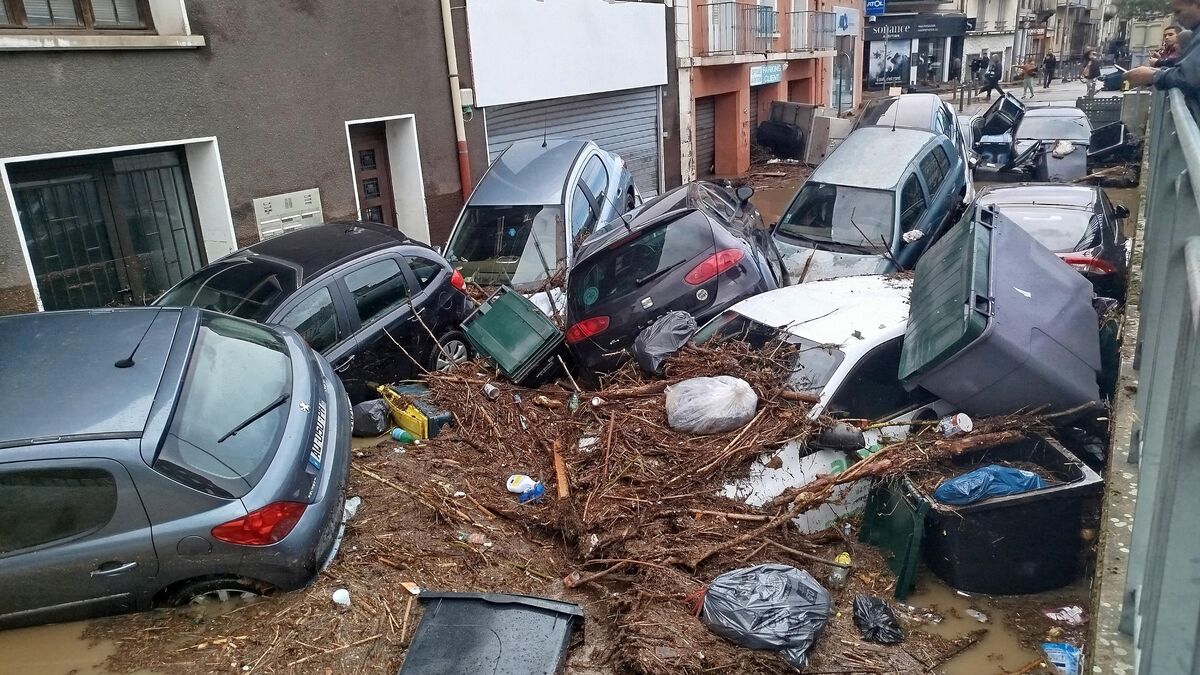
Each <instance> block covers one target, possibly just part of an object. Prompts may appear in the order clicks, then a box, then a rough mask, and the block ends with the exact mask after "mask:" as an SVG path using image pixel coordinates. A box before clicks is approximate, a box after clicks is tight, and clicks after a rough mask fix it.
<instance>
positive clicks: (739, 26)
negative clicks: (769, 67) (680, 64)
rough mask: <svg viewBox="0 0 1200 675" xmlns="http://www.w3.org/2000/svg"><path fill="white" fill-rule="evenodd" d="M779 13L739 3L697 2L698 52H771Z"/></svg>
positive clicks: (777, 31)
mask: <svg viewBox="0 0 1200 675" xmlns="http://www.w3.org/2000/svg"><path fill="white" fill-rule="evenodd" d="M778 15H779V13H778V12H776V11H775V10H773V9H771V8H770V7H763V6H760V5H750V4H745V3H740V2H712V3H707V4H702V5H700V20H699V25H700V35H699V40H698V43H697V44H698V53H699V54H700V55H701V56H716V55H727V54H751V53H762V52H769V51H773V49H772V47H773V46H774V42H775V38H776V37H778V35H779V25H778Z"/></svg>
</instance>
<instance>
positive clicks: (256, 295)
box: [154, 259, 296, 321]
mask: <svg viewBox="0 0 1200 675" xmlns="http://www.w3.org/2000/svg"><path fill="white" fill-rule="evenodd" d="M294 292H296V271H295V270H293V269H292V268H290V267H287V266H286V265H281V264H279V263H275V262H271V261H269V260H262V259H250V260H247V259H239V260H227V261H221V262H215V263H213V264H212V265H209V266H208V267H205V268H204V269H202V270H200V271H199V272H197V273H196V274H194V275H192V276H191V277H190V278H188V279H186V280H184V281H183V282H182V283H180V284H179V285H178V286H176V287H175V288H172V289H171V290H169V291H167V292H166V293H164V294H163V295H162V297H160V298H159V299H158V300H157V301H155V303H154V304H156V305H160V306H165V307H199V308H201V309H211V310H213V311H214V312H221V313H222V314H230V315H233V316H240V317H242V318H243V319H250V320H251V321H266V320H267V317H268V316H270V315H271V312H272V311H274V310H275V308H276V307H278V306H279V303H281V302H283V300H284V298H286V297H288V296H289V295H291V294H292V293H294Z"/></svg>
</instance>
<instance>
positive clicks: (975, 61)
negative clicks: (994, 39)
mask: <svg viewBox="0 0 1200 675" xmlns="http://www.w3.org/2000/svg"><path fill="white" fill-rule="evenodd" d="M985 65H986V62H985V61H984V60H983V58H982V57H980V56H979V55H978V54H977V55H975V56H972V57H971V81H972V82H978V81H979V71H981V70H983V67H984V66H985Z"/></svg>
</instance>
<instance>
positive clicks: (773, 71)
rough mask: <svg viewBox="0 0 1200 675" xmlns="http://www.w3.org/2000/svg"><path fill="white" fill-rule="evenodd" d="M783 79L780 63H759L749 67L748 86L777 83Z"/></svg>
mask: <svg viewBox="0 0 1200 675" xmlns="http://www.w3.org/2000/svg"><path fill="white" fill-rule="evenodd" d="M782 79H783V64H782V63H760V64H758V65H754V66H750V86H751V87H757V86H759V85H761V84H771V83H772V82H779V81H780V80H782Z"/></svg>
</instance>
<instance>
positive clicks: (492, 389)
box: [483, 382, 500, 401]
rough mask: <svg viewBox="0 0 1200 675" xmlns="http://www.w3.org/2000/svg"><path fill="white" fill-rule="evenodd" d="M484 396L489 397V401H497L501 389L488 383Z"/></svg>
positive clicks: (484, 388)
mask: <svg viewBox="0 0 1200 675" xmlns="http://www.w3.org/2000/svg"><path fill="white" fill-rule="evenodd" d="M483 395H484V396H486V397H488V400H491V401H495V400H496V399H497V398H500V387H497V386H496V385H494V384H492V383H491V382H488V383H487V384H485V385H483Z"/></svg>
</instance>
